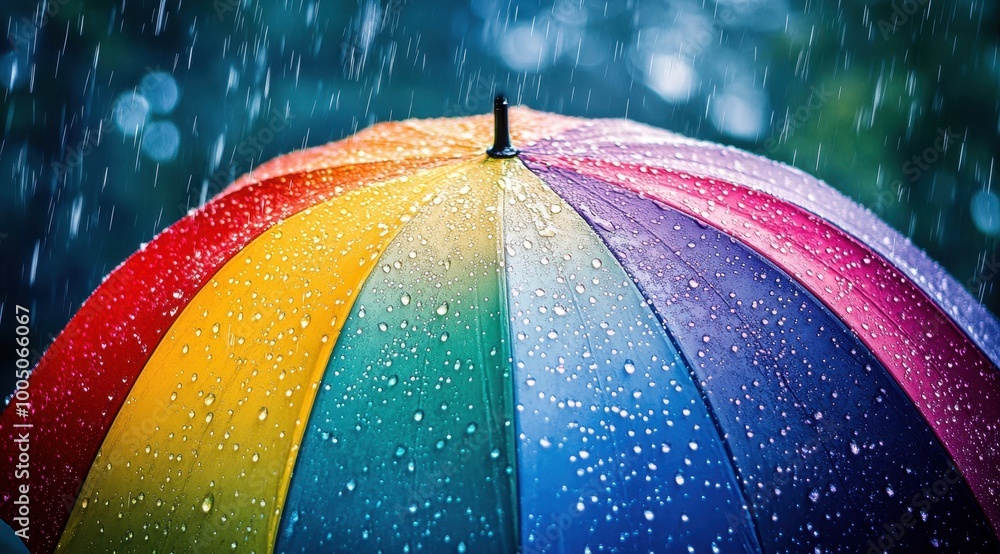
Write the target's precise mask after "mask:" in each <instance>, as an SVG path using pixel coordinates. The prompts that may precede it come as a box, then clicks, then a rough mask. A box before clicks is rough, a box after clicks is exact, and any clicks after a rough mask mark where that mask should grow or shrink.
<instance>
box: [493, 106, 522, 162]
mask: <svg viewBox="0 0 1000 554" xmlns="http://www.w3.org/2000/svg"><path fill="white" fill-rule="evenodd" d="M509 107H510V104H509V103H508V102H507V97H506V96H504V95H503V94H498V95H497V97H496V98H494V99H493V147H492V148H490V149H489V150H487V151H486V153H487V154H489V156H490V157H491V158H513V157H514V156H516V155H517V154H518V152H519V150H518V149H517V148H514V147H513V146H511V144H510V121H509V119H508V117H507V108H509Z"/></svg>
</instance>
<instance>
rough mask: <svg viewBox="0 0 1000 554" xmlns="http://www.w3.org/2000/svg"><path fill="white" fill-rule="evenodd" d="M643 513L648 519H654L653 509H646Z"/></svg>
mask: <svg viewBox="0 0 1000 554" xmlns="http://www.w3.org/2000/svg"><path fill="white" fill-rule="evenodd" d="M642 515H644V516H646V521H653V517H654V516H653V512H652V511H651V510H646V511H645V512H643V513H642Z"/></svg>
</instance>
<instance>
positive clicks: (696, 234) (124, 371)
mask: <svg viewBox="0 0 1000 554" xmlns="http://www.w3.org/2000/svg"><path fill="white" fill-rule="evenodd" d="M510 119H511V122H510V123H511V124H510V125H508V110H507V102H506V100H505V99H503V98H499V97H498V99H497V101H496V103H495V110H494V117H493V119H492V121H491V120H490V119H489V117H488V116H478V117H469V118H459V119H438V120H424V121H405V122H397V123H383V124H379V125H375V126H374V127H372V128H370V129H368V130H365V131H362V132H360V133H358V134H357V135H355V136H353V137H351V138H348V139H346V140H343V141H340V142H336V143H332V144H329V145H326V146H322V147H318V148H313V149H309V150H304V151H301V152H297V153H293V154H290V155H288V156H284V157H281V158H278V159H276V160H274V161H272V162H270V163H267V164H265V165H263V166H261V167H260V168H258V169H257V170H255V171H253V172H252V173H251V174H249V175H247V176H244V177H242V178H241V179H239V180H238V181H237V182H235V183H234V184H233V185H231V186H230V187H229V188H228V189H226V190H225V191H224V192H223V193H222V194H220V195H219V196H218V197H216V198H214V199H213V200H212V201H211V202H209V203H208V204H206V205H205V206H204V207H202V208H200V209H198V210H197V211H193V212H191V213H190V214H188V215H187V216H186V217H185V218H183V219H181V220H180V221H178V222H177V223H175V224H174V225H172V226H171V227H169V228H168V229H167V230H166V231H164V232H163V233H161V234H160V235H159V236H157V237H156V238H155V239H154V240H153V241H152V242H150V243H149V244H147V245H144V247H143V248H142V249H140V250H139V252H137V253H136V254H134V255H133V256H132V257H130V258H129V259H128V260H127V261H126V262H124V263H123V264H122V265H121V266H120V267H118V268H117V269H116V270H115V271H114V272H112V273H111V274H110V275H109V276H108V277H107V279H106V280H105V281H104V282H103V283H102V284H101V286H100V287H99V288H98V289H97V290H96V291H95V292H94V294H93V296H91V298H90V299H88V300H87V302H86V303H85V304H84V305H83V306H82V307H81V308H80V311H79V312H78V313H77V314H76V316H75V317H74V318H73V319H72V320H71V321H70V323H69V324H68V326H67V327H66V329H65V330H64V331H63V332H62V333H61V334H60V335H59V337H58V338H57V339H56V340H55V342H54V343H53V344H52V346H51V347H50V348H49V349H48V351H47V352H46V353H45V355H44V356H43V358H42V360H41V361H40V363H39V365H38V366H37V368H36V369H35V370H34V372H33V373H32V375H31V377H30V379H28V380H26V381H24V382H23V383H20V384H19V389H23V390H24V391H25V392H24V393H23V394H22V393H20V392H19V393H18V395H21V397H23V398H20V400H22V401H23V402H24V405H23V406H22V405H20V404H18V401H19V398H18V395H15V397H14V398H12V399H11V403H10V405H9V406H8V407H7V409H6V410H5V411H4V412H3V414H2V418H0V434H2V435H3V441H2V443H0V444H2V445H0V449H2V456H0V460H2V462H0V464H2V465H3V469H2V471H3V475H4V476H5V480H4V481H2V482H0V486H2V499H0V500H2V504H0V515H2V517H3V519H4V520H5V521H7V522H8V523H9V524H10V525H11V528H12V529H13V531H15V532H17V531H18V530H23V529H24V528H27V527H29V523H30V536H29V538H28V540H27V544H28V545H29V546H30V547H31V549H32V550H36V551H48V550H52V549H57V550H64V551H98V550H100V551H104V550H117V551H135V550H140V551H153V550H156V551H174V550H192V549H204V551H212V552H217V551H228V550H236V551H252V552H263V551H272V550H273V551H279V552H299V551H311V550H316V549H322V550H337V551H352V550H353V551H360V552H378V551H381V552H417V551H422V552H451V551H453V552H487V551H495V552H515V551H518V550H520V551H522V552H598V551H603V552H640V551H641V552H665V551H692V552H702V551H723V552H737V551H740V552H763V551H766V552H775V551H796V552H801V551H807V550H808V551H812V550H816V551H843V552H859V551H873V552H879V551H883V550H890V549H893V548H900V550H904V549H913V548H928V547H930V546H936V547H939V548H945V549H949V550H954V551H961V550H968V551H982V550H986V549H992V550H995V549H996V548H997V546H998V541H997V531H998V530H1000V470H998V468H1000V447H998V444H1000V420H998V417H997V411H996V409H995V406H996V404H997V402H998V401H1000V380H998V374H997V371H998V367H997V366H998V360H1000V341H998V336H1000V327H998V323H997V321H996V320H995V319H993V318H992V316H990V315H989V314H988V313H987V312H986V311H985V310H984V309H983V308H982V307H981V306H979V305H978V303H977V302H976V301H975V300H974V299H973V298H972V297H971V296H970V295H969V294H967V293H966V292H965V291H964V290H963V289H962V288H961V287H960V286H959V285H958V284H957V283H956V282H955V281H954V280H953V279H952V278H950V277H949V276H947V275H946V274H945V272H944V271H943V270H942V269H941V268H940V267H939V266H937V265H936V264H934V263H933V262H932V261H930V260H929V259H928V258H927V257H926V256H925V255H924V254H923V253H921V252H920V251H919V250H917V249H916V248H915V247H913V246H912V245H911V244H910V243H909V242H908V241H907V240H906V239H904V238H903V237H901V236H899V235H898V234H897V233H895V232H894V231H892V230H891V229H889V228H888V227H887V226H886V225H885V224H883V223H882V222H880V221H879V220H878V219H877V218H875V217H874V216H873V215H871V214H870V213H869V212H867V211H865V210H864V209H862V208H860V207H858V206H857V205H855V204H853V203H851V202H850V201H849V200H847V199H845V198H844V197H843V196H841V195H839V194H838V193H836V192H835V191H834V190H833V189H831V188H829V187H828V186H826V185H825V184H823V183H821V182H818V181H817V180H815V179H813V178H812V177H810V176H808V175H806V174H803V173H801V172H799V171H797V170H794V169H791V168H788V167H785V166H782V165H779V164H776V163H773V162H770V161H767V160H765V159H762V158H759V157H756V156H753V155H750V154H747V153H745V152H741V151H738V150H735V149H732V148H726V147H721V146H717V145H713V144H709V143H704V142H698V141H694V140H690V139H687V138H683V137H680V136H677V135H674V134H671V133H668V132H665V131H662V130H658V129H653V128H650V127H647V126H644V125H640V124H637V123H634V122H629V121H622V120H614V121H588V120H583V119H577V118H570V117H563V116H557V115H552V114H546V113H540V112H535V111H532V110H529V109H524V108H515V109H513V110H512V111H511V113H510ZM491 125H492V127H493V133H492V135H493V138H494V145H493V147H492V148H490V149H489V150H488V151H487V152H486V153H485V154H484V153H483V147H484V145H483V138H484V137H488V136H490V134H491V133H490V126H491ZM508 127H511V129H510V130H508ZM511 135H513V138H514V141H513V142H512V141H511V139H510V136H511ZM19 408H23V409H19ZM21 433H23V435H22V434H21ZM19 437H27V438H26V439H24V440H23V441H21V442H20V443H19V442H17V441H16V440H15V439H18V438H19ZM25 441H28V442H30V450H29V452H30V456H29V458H30V459H29V461H28V464H29V466H30V474H28V473H26V474H24V475H22V476H18V477H15V478H11V477H10V476H13V475H15V473H14V471H15V469H16V467H17V464H18V463H19V456H21V454H20V451H19V446H18V445H19V444H23V443H24V442H25ZM22 458H23V456H22ZM22 485H23V486H25V487H26V488H25V489H23V490H24V491H26V492H24V493H22V492H21V490H22V489H20V488H19V487H21V486H22ZM22 494H23V497H22ZM26 534H27V533H26ZM22 536H23V535H22Z"/></svg>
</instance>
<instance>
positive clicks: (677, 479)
mask: <svg viewBox="0 0 1000 554" xmlns="http://www.w3.org/2000/svg"><path fill="white" fill-rule="evenodd" d="M674 481H675V482H676V483H677V484H678V485H683V484H684V476H683V475H681V474H680V473H678V474H677V477H674Z"/></svg>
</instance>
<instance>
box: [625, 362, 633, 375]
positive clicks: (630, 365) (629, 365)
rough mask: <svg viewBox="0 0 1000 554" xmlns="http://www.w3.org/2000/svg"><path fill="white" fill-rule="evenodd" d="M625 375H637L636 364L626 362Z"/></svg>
mask: <svg viewBox="0 0 1000 554" xmlns="http://www.w3.org/2000/svg"><path fill="white" fill-rule="evenodd" d="M625 373H628V374H629V375H632V374H633V373H635V362H633V361H632V360H625Z"/></svg>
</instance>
